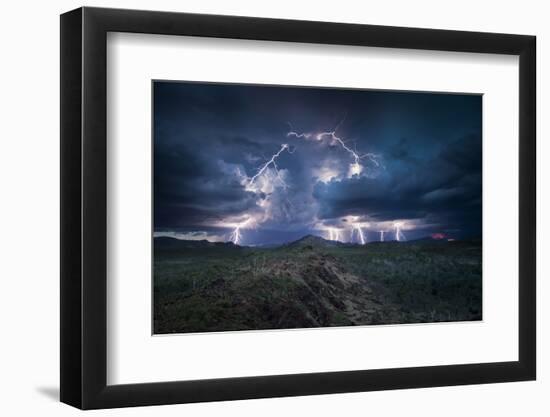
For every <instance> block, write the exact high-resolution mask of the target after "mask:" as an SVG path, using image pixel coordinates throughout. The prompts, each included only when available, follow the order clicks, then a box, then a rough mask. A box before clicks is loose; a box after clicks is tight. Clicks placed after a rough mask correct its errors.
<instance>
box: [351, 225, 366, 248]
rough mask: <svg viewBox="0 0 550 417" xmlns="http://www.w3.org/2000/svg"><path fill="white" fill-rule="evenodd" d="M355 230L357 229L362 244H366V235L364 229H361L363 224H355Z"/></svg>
mask: <svg viewBox="0 0 550 417" xmlns="http://www.w3.org/2000/svg"><path fill="white" fill-rule="evenodd" d="M354 230H356V231H357V234H358V236H359V240H360V241H361V245H364V244H365V243H366V240H365V236H364V235H363V229H361V226H355V229H354Z"/></svg>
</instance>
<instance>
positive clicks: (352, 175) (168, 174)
mask: <svg viewBox="0 0 550 417" xmlns="http://www.w3.org/2000/svg"><path fill="white" fill-rule="evenodd" d="M153 91H154V111H153V118H154V120H153V122H154V131H153V146H154V228H155V232H156V233H158V234H160V233H164V234H174V235H176V234H178V233H179V234H180V235H181V236H200V237H201V238H202V237H204V238H206V239H210V237H211V240H224V239H227V240H229V239H230V235H231V233H232V231H233V229H234V228H235V227H237V226H238V225H240V224H243V234H242V235H243V241H242V243H243V244H268V243H280V242H285V241H288V240H292V239H295V238H299V237H301V236H303V235H305V234H308V233H312V234H318V235H322V236H325V234H324V233H325V232H326V231H327V230H328V228H331V227H335V228H339V229H341V230H342V231H343V232H345V231H346V230H347V231H348V232H351V230H352V228H353V226H351V222H360V223H361V224H362V225H364V226H365V227H366V229H365V230H366V235H367V240H374V239H376V238H377V236H378V232H379V231H380V230H385V231H388V232H390V231H391V228H392V225H393V224H394V223H395V222H400V223H402V224H403V225H404V226H403V230H404V233H405V234H406V235H407V237H408V238H421V237H424V236H428V235H430V234H433V233H443V234H445V235H446V236H449V237H453V238H467V237H479V236H481V217H482V215H481V214H482V213H481V195H482V193H481V190H482V189H481V187H482V182H481V181H482V156H481V150H482V146H481V144H482V138H481V126H482V125H481V102H482V97H481V96H479V95H468V94H435V93H416V92H389V91H376V90H342V89H327V88H301V87H278V86H254V85H236V84H213V83H186V82H167V81H162V82H160V81H156V82H154V89H153ZM291 132H294V134H290V133H291ZM331 134H332V135H331ZM340 140H341V141H340ZM284 146H286V147H284ZM278 152H279V155H278V157H276V158H275V159H274V160H273V163H269V161H270V159H271V158H272V157H273V156H274V155H275V154H277V153H278ZM356 157H359V158H360V159H356ZM264 166H265V170H264V171H260V170H261V168H262V167H264ZM260 172H261V175H257V174H259V173H260ZM358 224H359V223H358ZM350 236H351V234H350ZM344 239H346V238H344ZM349 239H351V237H350V238H349Z"/></svg>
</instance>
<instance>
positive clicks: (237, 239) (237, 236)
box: [229, 219, 250, 245]
mask: <svg viewBox="0 0 550 417" xmlns="http://www.w3.org/2000/svg"><path fill="white" fill-rule="evenodd" d="M249 221H250V219H247V220H245V221H244V222H242V223H239V224H237V225H236V226H235V229H234V230H233V232H232V233H231V236H230V237H229V239H230V240H231V242H233V243H234V244H235V245H239V244H240V243H241V240H242V236H241V228H242V227H244V226H246V224H247V223H248V222H249Z"/></svg>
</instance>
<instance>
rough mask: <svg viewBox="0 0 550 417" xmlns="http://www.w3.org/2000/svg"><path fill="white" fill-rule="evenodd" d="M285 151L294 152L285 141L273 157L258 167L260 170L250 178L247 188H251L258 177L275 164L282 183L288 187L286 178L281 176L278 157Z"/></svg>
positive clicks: (274, 166) (274, 167)
mask: <svg viewBox="0 0 550 417" xmlns="http://www.w3.org/2000/svg"><path fill="white" fill-rule="evenodd" d="M284 151H288V153H290V154H292V153H294V152H291V151H290V147H289V146H288V144H286V143H283V144H282V145H281V149H279V151H278V152H277V153H275V154H273V155H272V156H271V158H270V159H269V160H268V161H267V162H266V163H265V164H263V165H262V166H261V167H260V169H258V172H256V174H255V175H254V176H253V177H252V178H250V180H249V181H248V187H247V188H250V187H251V186H252V185H253V184H254V181H256V179H257V178H258V177H260V176H261V175H263V174H264V173H265V171H266V170H267V168H268V167H269V166H270V165H272V166H273V169H274V170H275V172H276V174H277V179H278V180H279V181H280V183H281V185H282V186H283V187H284V188H288V186H287V184H286V183H285V182H284V180H283V179H282V177H281V174H280V172H279V167H278V166H277V162H276V160H277V158H278V157H279V156H280V155H281V154H282V153H283V152H284Z"/></svg>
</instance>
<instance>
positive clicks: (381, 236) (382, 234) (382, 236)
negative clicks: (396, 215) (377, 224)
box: [380, 230, 385, 242]
mask: <svg viewBox="0 0 550 417" xmlns="http://www.w3.org/2000/svg"><path fill="white" fill-rule="evenodd" d="M384 233H385V232H384V231H383V230H380V242H383V241H384Z"/></svg>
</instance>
